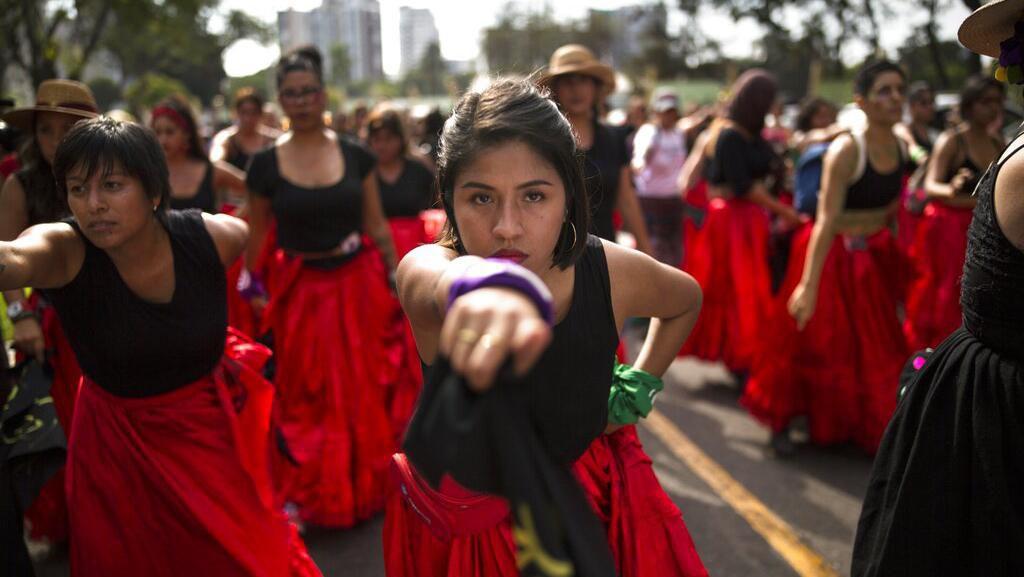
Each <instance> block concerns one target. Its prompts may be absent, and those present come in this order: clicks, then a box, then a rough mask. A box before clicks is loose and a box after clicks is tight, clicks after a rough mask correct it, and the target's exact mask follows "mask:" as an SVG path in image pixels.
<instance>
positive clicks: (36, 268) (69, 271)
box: [0, 223, 85, 291]
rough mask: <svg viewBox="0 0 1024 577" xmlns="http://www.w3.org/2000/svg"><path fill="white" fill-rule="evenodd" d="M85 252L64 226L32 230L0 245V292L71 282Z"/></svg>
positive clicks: (70, 231) (35, 227)
mask: <svg viewBox="0 0 1024 577" xmlns="http://www.w3.org/2000/svg"><path fill="white" fill-rule="evenodd" d="M84 256H85V248H84V246H83V245H82V241H81V240H79V239H78V235H77V233H75V231H74V230H73V229H72V228H71V227H70V226H69V225H67V224H63V223H48V224H40V225H36V226H33V227H31V228H29V229H28V230H26V231H25V232H23V233H21V236H19V237H18V238H17V239H15V240H13V241H10V242H0V290H4V291H6V290H13V289H21V288H25V287H33V288H37V289H47V288H58V287H61V286H64V285H66V284H67V283H69V282H71V280H72V279H73V278H74V276H75V275H76V274H78V269H79V268H80V267H81V265H82V259H83V258H84Z"/></svg>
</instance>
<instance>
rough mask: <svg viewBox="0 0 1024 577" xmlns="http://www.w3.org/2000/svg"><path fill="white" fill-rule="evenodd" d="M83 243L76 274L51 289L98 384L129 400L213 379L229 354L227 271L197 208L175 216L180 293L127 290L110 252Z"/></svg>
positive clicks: (172, 227) (170, 221) (170, 223)
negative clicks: (161, 295)
mask: <svg viewBox="0 0 1024 577" xmlns="http://www.w3.org/2000/svg"><path fill="white" fill-rule="evenodd" d="M65 222H68V223H69V224H71V226H72V227H74V229H75V231H76V232H78V234H79V237H80V238H81V239H82V242H83V243H84V244H85V260H84V261H83V262H82V269H81V270H80V271H79V272H78V275H77V276H75V278H74V279H73V280H72V281H71V282H70V283H68V284H67V285H66V286H63V287H61V288H58V289H52V290H46V291H44V293H45V294H46V297H47V298H48V299H49V300H50V302H51V303H53V305H54V307H55V308H56V309H57V313H58V315H59V316H60V320H61V323H62V325H63V327H64V331H65V332H66V333H67V335H68V340H69V341H70V342H71V347H72V349H74V351H75V356H76V357H77V358H78V363H79V364H80V365H81V367H82V372H83V373H85V375H86V376H87V377H89V378H90V379H91V380H92V381H94V382H95V383H96V384H98V385H99V386H101V387H102V388H104V389H105V390H107V391H109V392H111V393H113V394H115V395H119V396H123V397H146V396H151V395H158V394H161V393H166V392H169V391H172V390H174V389H177V388H180V387H182V386H184V385H187V384H189V383H191V382H193V381H196V380H198V379H200V378H201V377H203V376H205V375H207V374H209V372H210V371H212V370H213V369H214V367H215V366H216V365H217V363H219V362H220V359H221V356H222V355H223V353H224V337H225V334H226V331H227V292H226V281H225V278H224V266H223V265H222V264H221V261H220V257H219V256H218V254H217V247H216V246H215V245H214V243H213V238H211V237H210V233H209V232H207V230H206V226H205V225H204V224H203V217H202V214H201V213H200V212H199V211H197V210H190V211H187V212H177V211H169V212H168V214H167V219H166V222H167V224H166V228H167V232H168V235H169V236H170V239H171V250H172V252H173V254H174V296H173V297H172V299H171V302H169V303H166V304H163V303H151V302H147V301H144V300H142V299H140V298H139V297H138V296H136V295H135V293H133V292H132V291H131V289H130V288H128V285H126V284H125V282H124V280H122V278H121V274H120V273H119V272H118V270H117V268H116V267H115V266H114V263H113V261H111V260H110V257H109V256H108V255H107V253H106V252H105V251H104V250H102V249H100V248H97V247H96V246H95V245H93V244H92V243H90V242H89V240H88V239H87V238H86V237H85V236H84V235H83V234H82V232H81V230H80V229H79V228H78V224H77V223H76V222H75V221H74V220H71V219H68V220H66V221H65Z"/></svg>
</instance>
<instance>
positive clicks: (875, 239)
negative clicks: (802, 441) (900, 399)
mask: <svg viewBox="0 0 1024 577" xmlns="http://www.w3.org/2000/svg"><path fill="white" fill-rule="evenodd" d="M811 229H812V225H810V224H808V225H805V226H804V227H803V228H802V229H800V230H799V231H797V233H796V236H795V237H794V238H793V248H792V253H791V255H790V260H789V267H788V269H787V271H786V278H785V281H784V282H783V285H782V288H781V290H780V291H779V296H778V297H777V298H776V299H775V301H774V304H773V307H772V312H771V314H770V321H769V323H768V324H767V325H765V329H766V330H765V331H764V332H763V333H762V339H763V342H764V343H767V346H766V347H765V348H764V349H763V350H762V352H761V354H760V355H759V356H758V361H757V363H756V364H755V367H754V370H753V371H752V372H751V376H750V380H749V381H748V382H747V386H746V390H745V392H744V395H743V398H742V399H741V403H742V404H743V405H744V406H746V407H747V409H748V410H749V411H750V413H751V414H752V415H754V416H755V417H756V418H758V419H759V420H760V421H762V422H763V423H765V424H766V425H768V426H769V427H771V429H772V430H773V431H781V430H783V429H784V428H785V427H786V426H787V425H788V424H789V422H790V421H791V420H792V419H793V418H794V417H796V416H798V415H807V417H808V420H809V424H810V436H811V441H812V442H814V443H816V444H819V445H827V444H832V443H839V442H845V441H854V442H856V443H857V444H858V445H860V446H861V447H863V448H864V450H866V451H868V452H870V453H874V452H875V451H877V450H878V444H879V442H880V441H881V438H882V433H883V432H884V431H885V427H886V425H887V424H888V423H889V418H890V417H891V416H892V412H893V410H895V408H896V387H897V382H898V381H899V374H900V371H901V369H902V367H903V364H904V363H905V362H906V360H907V358H908V357H909V355H910V351H909V349H908V348H907V345H906V341H905V340H904V338H903V333H902V331H901V330H900V323H899V319H898V317H897V307H898V295H899V293H900V289H899V283H898V281H894V280H893V279H898V278H899V277H900V271H901V266H902V265H901V258H900V254H899V249H898V248H897V244H896V239H895V238H894V237H893V235H892V234H890V233H889V231H888V230H883V231H881V232H878V233H876V234H874V235H872V236H870V237H867V238H864V237H857V238H854V237H844V236H837V237H836V239H835V241H834V242H833V243H832V249H831V250H830V251H829V254H828V256H827V257H826V261H825V268H824V270H823V271H822V275H821V285H820V287H819V289H818V302H817V306H816V308H815V312H814V316H812V317H811V319H810V321H809V322H808V323H807V326H805V327H804V330H803V331H798V330H797V328H796V323H795V322H794V321H793V318H792V317H791V316H790V315H789V313H788V311H787V310H786V304H787V301H788V299H789V296H790V295H791V294H792V292H793V289H794V288H795V287H796V285H797V284H798V283H799V281H800V277H801V275H802V273H803V266H804V258H805V256H806V254H807V248H808V243H809V242H810V236H811Z"/></svg>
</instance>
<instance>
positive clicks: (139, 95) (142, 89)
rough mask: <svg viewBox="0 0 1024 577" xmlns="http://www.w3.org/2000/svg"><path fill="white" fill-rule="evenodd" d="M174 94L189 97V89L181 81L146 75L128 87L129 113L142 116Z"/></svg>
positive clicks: (155, 74)
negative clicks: (146, 110)
mask: <svg viewBox="0 0 1024 577" xmlns="http://www.w3.org/2000/svg"><path fill="white" fill-rule="evenodd" d="M172 94H182V95H186V96H187V95H188V88H186V87H185V85H184V84H182V83H181V82H180V81H178V80H177V79H174V78H170V77H168V76H164V75H162V74H157V73H148V74H144V75H142V76H141V77H139V78H138V80H136V81H134V82H132V83H131V84H129V85H128V89H127V90H125V94H124V96H125V100H126V101H127V102H128V108H129V111H130V112H131V113H132V114H134V115H135V116H140V117H141V113H142V111H143V110H145V109H148V108H152V107H153V106H154V105H155V104H156V103H158V102H160V101H161V100H163V99H164V98H167V97H168V96H170V95H172Z"/></svg>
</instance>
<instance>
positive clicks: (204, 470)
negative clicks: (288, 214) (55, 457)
mask: <svg viewBox="0 0 1024 577" xmlns="http://www.w3.org/2000/svg"><path fill="white" fill-rule="evenodd" d="M268 356H269V351H267V350H266V349H265V348H263V347H261V346H259V345H256V344H254V343H252V342H251V341H248V339H246V338H245V337H243V336H242V335H241V334H240V333H237V332H234V331H231V332H229V334H228V339H227V346H226V348H225V354H224V358H223V360H222V361H221V363H220V365H218V366H217V367H216V368H215V369H214V370H213V371H212V372H211V373H210V374H209V375H207V376H206V377H203V378H202V379H200V380H198V381H196V382H194V383H192V384H189V385H186V386H185V387H183V388H180V389H177V390H174V391H172V392H170V393H166V394H162V395H157V396H153V397H144V398H125V397H118V396H115V395H112V394H110V393H108V392H106V391H104V390H103V389H101V388H100V387H99V386H97V385H96V384H94V383H92V382H90V381H88V380H87V379H86V380H84V381H83V384H82V388H81V393H80V395H79V398H78V411H77V412H76V414H75V420H74V424H73V428H72V431H73V432H72V435H71V444H70V447H69V450H68V464H67V494H68V503H69V504H70V511H71V573H72V575H74V576H75V577H91V576H96V577H110V576H112V575H148V576H167V577H172V576H173V577H180V576H181V575H237V576H240V577H241V576H247V577H249V576H256V575H265V576H267V577H280V576H282V575H297V576H315V575H319V574H320V571H319V570H318V569H317V568H316V566H315V565H314V564H313V562H312V560H311V559H310V558H309V556H308V555H307V554H306V549H305V545H303V543H302V541H301V539H299V537H298V533H297V532H296V530H295V528H294V526H292V525H290V524H289V523H288V521H287V519H286V518H285V516H284V514H283V513H281V512H279V511H276V510H275V509H274V507H273V497H272V491H271V486H270V478H269V466H268V463H267V455H268V450H269V449H268V441H269V431H270V429H269V426H270V412H271V404H272V402H273V396H274V392H273V388H272V386H271V385H270V383H268V382H266V381H265V380H263V378H262V377H261V376H260V374H259V372H258V370H259V368H260V366H261V365H262V364H263V363H264V362H265V361H266V359H267V358H268Z"/></svg>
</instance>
